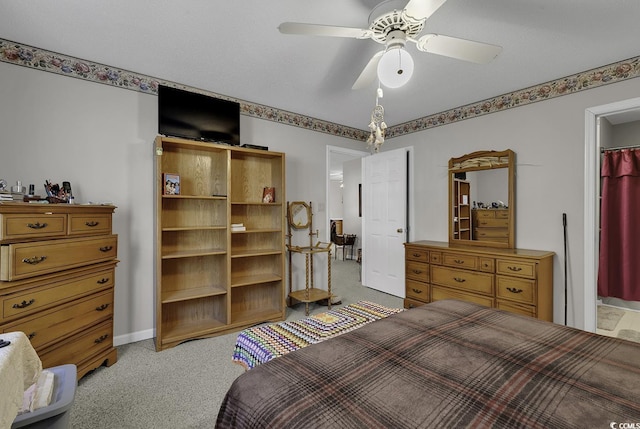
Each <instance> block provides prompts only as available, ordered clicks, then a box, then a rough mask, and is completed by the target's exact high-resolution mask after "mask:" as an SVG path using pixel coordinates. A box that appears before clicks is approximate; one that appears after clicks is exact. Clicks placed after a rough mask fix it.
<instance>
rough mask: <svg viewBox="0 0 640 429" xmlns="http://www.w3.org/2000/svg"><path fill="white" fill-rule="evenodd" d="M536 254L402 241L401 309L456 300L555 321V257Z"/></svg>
mask: <svg viewBox="0 0 640 429" xmlns="http://www.w3.org/2000/svg"><path fill="white" fill-rule="evenodd" d="M554 255H555V253H553V252H547V251H540V250H524V249H500V248H489V247H458V246H451V245H449V243H444V242H437V241H415V242H411V243H405V271H406V272H405V277H406V298H405V301H404V306H405V308H411V307H415V306H418V305H422V304H425V303H428V302H431V301H438V300H441V299H448V298H455V299H461V300H464V301H472V302H476V303H478V304H483V305H486V306H488V307H495V308H499V309H502V310H507V311H510V312H513V313H518V314H523V315H526V316H531V317H536V318H538V319H542V320H547V321H553V256H554Z"/></svg>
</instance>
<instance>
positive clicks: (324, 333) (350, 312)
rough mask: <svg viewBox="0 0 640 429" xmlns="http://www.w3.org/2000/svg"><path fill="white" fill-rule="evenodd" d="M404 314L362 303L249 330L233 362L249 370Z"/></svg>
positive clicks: (243, 333)
mask: <svg viewBox="0 0 640 429" xmlns="http://www.w3.org/2000/svg"><path fill="white" fill-rule="evenodd" d="M401 311H404V309H403V308H389V307H385V306H382V305H379V304H376V303H373V302H368V301H359V302H357V303H355V304H349V305H347V306H344V307H342V308H338V309H335V310H329V311H327V312H324V313H320V314H316V315H314V316H309V317H307V318H305V319H301V320H295V321H291V322H280V323H273V324H268V325H262V326H257V327H254V328H249V329H245V330H243V331H241V332H240V334H239V335H238V338H237V340H236V345H235V347H234V350H233V357H232V361H233V362H235V363H238V364H240V365H242V366H244V368H245V369H247V370H249V369H251V368H253V367H255V366H257V365H259V364H261V363H265V362H268V361H270V360H272V359H274V358H276V357H278V356H282V355H284V354H287V353H289V352H292V351H294V350H298V349H300V348H302V347H306V346H308V345H309V344H316V343H319V342H321V341H324V340H326V339H329V338H332V337H335V336H337V335H341V334H344V333H345V332H349V331H352V330H354V329H356V328H359V327H361V326H364V325H366V324H367V323H371V322H373V321H374V320H379V319H382V318H385V317H387V316H390V315H392V314H395V313H399V312H401Z"/></svg>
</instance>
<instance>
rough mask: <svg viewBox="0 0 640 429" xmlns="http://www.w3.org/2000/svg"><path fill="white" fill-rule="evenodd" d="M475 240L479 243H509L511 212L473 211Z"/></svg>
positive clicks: (495, 210)
mask: <svg viewBox="0 0 640 429" xmlns="http://www.w3.org/2000/svg"><path fill="white" fill-rule="evenodd" d="M471 216H472V220H473V238H474V240H478V241H493V242H500V243H507V242H508V241H509V210H507V209H473V210H472V211H471Z"/></svg>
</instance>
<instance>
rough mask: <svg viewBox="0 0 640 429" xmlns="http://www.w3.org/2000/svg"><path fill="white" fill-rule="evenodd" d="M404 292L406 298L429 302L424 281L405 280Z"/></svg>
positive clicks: (427, 287)
mask: <svg viewBox="0 0 640 429" xmlns="http://www.w3.org/2000/svg"><path fill="white" fill-rule="evenodd" d="M405 294H406V296H407V298H411V299H413V300H418V301H422V302H429V285H428V284H426V283H420V282H414V281H413V280H407V281H406V290H405Z"/></svg>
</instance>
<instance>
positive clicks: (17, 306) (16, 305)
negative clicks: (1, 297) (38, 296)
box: [13, 298, 36, 308]
mask: <svg viewBox="0 0 640 429" xmlns="http://www.w3.org/2000/svg"><path fill="white" fill-rule="evenodd" d="M34 302H36V300H35V299H33V298H31V299H30V300H29V301H28V302H27V301H22V302H21V303H20V304H13V308H27V307H28V306H30V305H31V304H33V303H34Z"/></svg>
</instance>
